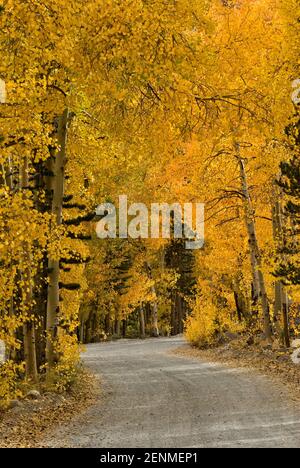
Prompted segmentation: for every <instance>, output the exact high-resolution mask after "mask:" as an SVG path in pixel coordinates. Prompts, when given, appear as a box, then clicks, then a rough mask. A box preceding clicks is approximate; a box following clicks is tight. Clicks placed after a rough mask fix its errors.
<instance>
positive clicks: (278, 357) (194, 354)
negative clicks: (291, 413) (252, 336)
mask: <svg viewBox="0 0 300 468" xmlns="http://www.w3.org/2000/svg"><path fill="white" fill-rule="evenodd" d="M293 352H295V349H292V350H287V349H284V348H282V347H280V345H278V344H276V343H274V344H273V346H272V345H269V344H267V343H266V342H264V341H261V342H260V341H259V340H258V341H257V342H253V341H252V340H251V341H250V342H249V338H248V339H247V338H245V337H240V338H233V339H232V341H230V342H229V343H226V344H223V345H221V346H218V347H212V348H209V349H199V348H197V347H194V346H191V345H188V344H186V345H184V346H182V347H179V348H177V349H176V350H173V353H174V354H176V355H179V356H183V357H190V358H196V359H201V360H205V361H209V362H213V363H222V364H226V365H228V366H229V367H234V368H235V367H237V366H238V367H241V368H247V369H253V370H259V371H260V372H261V373H263V374H265V375H267V376H268V377H272V378H273V379H275V380H276V381H277V382H279V383H281V384H282V383H283V384H284V385H285V388H286V389H287V390H288V391H289V392H290V394H291V398H292V399H293V400H294V401H296V400H298V401H300V392H299V389H300V364H295V363H294V362H293V361H292V353H293ZM299 354H300V349H299Z"/></svg>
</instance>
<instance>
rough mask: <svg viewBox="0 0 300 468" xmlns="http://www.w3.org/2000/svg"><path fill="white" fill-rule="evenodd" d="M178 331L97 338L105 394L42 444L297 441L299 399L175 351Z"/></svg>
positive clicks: (94, 361) (89, 360) (94, 352)
mask: <svg viewBox="0 0 300 468" xmlns="http://www.w3.org/2000/svg"><path fill="white" fill-rule="evenodd" d="M182 345H183V340H182V339H181V338H172V339H152V340H151V339H150V340H145V341H140V340H133V341H132V340H124V341H118V342H113V343H108V344H95V345H90V346H88V348H87V352H86V353H85V355H84V357H83V359H84V361H85V363H86V365H87V366H88V367H89V368H90V369H91V370H92V371H93V372H94V373H95V374H98V375H99V376H100V379H101V381H102V386H103V397H102V398H101V401H99V403H98V404H96V405H95V406H93V407H91V408H90V409H89V410H88V411H87V412H86V413H85V414H84V415H80V416H78V417H77V419H76V420H74V421H73V422H72V423H71V424H69V425H68V426H66V427H62V428H60V429H59V430H57V431H56V432H55V433H54V434H53V435H52V436H51V437H50V438H49V439H48V440H47V441H46V445H48V446H54V447H57V446H68V447H103V448H110V447H121V448H124V447H125V448H127V447H128V448H129V447H142V448H151V447H167V448H172V447H176V448H180V447H200V448H201V447H298V448H299V447H300V405H299V404H296V403H292V402H287V399H286V394H285V389H284V388H283V387H282V388H281V387H280V386H279V385H277V384H274V383H273V382H272V381H270V380H269V379H267V378H266V377H263V376H261V375H259V374H257V373H254V372H252V371H248V370H245V369H230V368H226V367H224V366H222V365H216V364H212V363H207V362H200V361H199V360H195V359H189V358H183V357H177V356H175V355H172V354H171V353H170V351H172V349H176V348H177V347H178V346H182Z"/></svg>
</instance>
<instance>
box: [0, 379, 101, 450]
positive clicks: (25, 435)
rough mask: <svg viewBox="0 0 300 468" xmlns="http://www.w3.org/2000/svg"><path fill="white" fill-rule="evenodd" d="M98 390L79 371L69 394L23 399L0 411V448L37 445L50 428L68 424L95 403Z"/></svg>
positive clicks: (93, 381)
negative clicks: (13, 405)
mask: <svg viewBox="0 0 300 468" xmlns="http://www.w3.org/2000/svg"><path fill="white" fill-rule="evenodd" d="M100 388H101V387H100V384H99V382H98V381H96V380H95V379H94V376H92V375H91V374H90V373H89V372H87V371H81V372H80V376H79V377H78V379H77V381H76V382H75V383H74V385H73V386H72V388H71V390H70V391H69V392H66V393H64V394H56V393H45V394H41V396H40V397H39V398H37V399H24V400H22V401H20V402H17V403H18V405H16V406H15V407H13V408H11V409H9V410H7V411H2V412H0V448H34V447H39V446H41V444H42V442H41V441H42V440H43V438H44V437H45V434H46V433H47V432H48V431H49V430H51V428H53V427H58V426H59V425H61V424H63V423H66V422H67V421H70V420H71V419H72V418H73V417H74V416H75V415H77V414H78V413H80V412H83V411H84V410H86V409H87V407H88V406H90V405H92V404H93V403H94V402H95V401H96V400H99V398H100V393H99V392H100Z"/></svg>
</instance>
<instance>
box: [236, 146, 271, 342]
mask: <svg viewBox="0 0 300 468" xmlns="http://www.w3.org/2000/svg"><path fill="white" fill-rule="evenodd" d="M236 149H237V159H238V162H239V168H240V179H241V187H242V193H243V198H244V213H245V223H246V228H247V233H248V239H249V249H250V255H251V263H252V269H253V282H254V285H256V287H259V293H260V299H261V306H262V312H263V323H264V333H265V336H266V338H267V339H271V337H272V327H271V318H270V310H269V301H268V297H267V291H266V285H265V279H264V275H263V272H262V257H261V252H260V248H259V245H258V240H257V235H256V226H255V217H254V211H253V207H252V202H251V197H250V194H249V189H248V182H247V175H246V169H245V161H244V159H243V158H242V157H241V155H240V147H239V145H236Z"/></svg>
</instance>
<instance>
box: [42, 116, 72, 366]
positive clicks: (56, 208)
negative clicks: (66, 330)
mask: <svg viewBox="0 0 300 468" xmlns="http://www.w3.org/2000/svg"><path fill="white" fill-rule="evenodd" d="M68 121H69V111H68V109H66V110H65V111H64V113H63V115H62V116H61V117H59V118H58V123H57V142H58V145H59V150H58V151H57V152H56V155H55V161H54V163H53V179H52V209H51V212H52V214H53V215H54V222H55V223H56V225H57V226H59V225H61V224H62V207H63V197H64V181H65V165H66V145H67V131H68ZM48 274H49V285H48V296H47V324H46V334H47V341H46V361H47V364H48V367H47V371H48V373H49V372H50V371H51V369H52V368H53V365H54V363H55V346H54V345H55V339H56V337H57V333H58V316H59V259H51V258H49V260H48Z"/></svg>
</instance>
